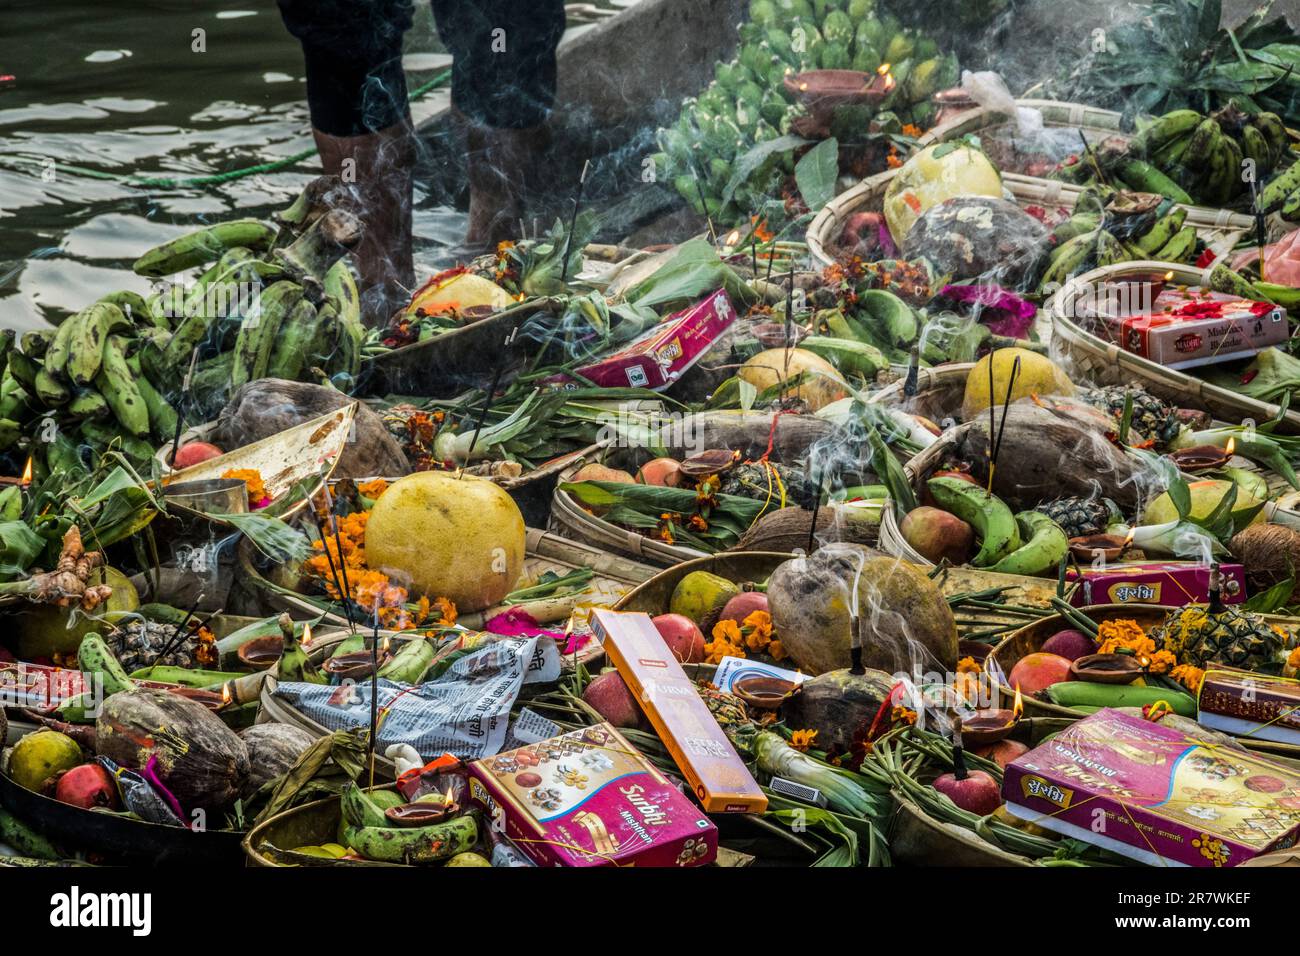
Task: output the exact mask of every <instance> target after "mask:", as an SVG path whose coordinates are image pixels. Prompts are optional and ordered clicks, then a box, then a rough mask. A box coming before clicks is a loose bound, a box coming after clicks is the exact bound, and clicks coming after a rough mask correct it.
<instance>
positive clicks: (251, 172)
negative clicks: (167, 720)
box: [0, 70, 451, 189]
mask: <svg viewBox="0 0 1300 956" xmlns="http://www.w3.org/2000/svg"><path fill="white" fill-rule="evenodd" d="M450 77H451V70H443V71H442V72H441V73H439V74H438V75H437V76H435V77H434V78H433V79H431V80H429V81H428V82H426V83H422V84H420V85H419V86H417V87H416V88H415V89H413V90H411V92H410V94H409V95H408V96H407V98H406V99H407V102H408V103H411V102H414V101H415V100H417V99H419V98H420V97H421V96H423V95H424V94H425V93H428V92H429V91H430V90H432V89H434V88H435V87H439V86H442V85H443V84H444V83H446V82H447V80H448V79H449V78H450ZM315 155H316V147H315V146H312V147H311V148H310V149H304V150H303V151H302V152H300V153H294V154H293V155H292V156H286V157H285V158H284V159H277V160H275V161H273V162H269V163H258V164H256V165H255V166H244V167H243V168H241V169H231V170H228V171H226V172H224V173H213V174H212V175H209V176H191V177H189V178H187V179H173V178H170V177H167V176H126V177H123V176H118V175H117V174H116V173H106V172H104V171H103V170H99V169H87V168H86V167H85V166H66V165H62V164H60V165H59V166H58V167H57V168H58V169H60V170H62V171H65V172H73V173H77V174H78V175H81V176H86V177H88V178H91V179H108V180H113V181H116V182H120V183H122V184H124V185H126V186H136V187H139V188H142V189H184V188H189V187H194V186H214V185H217V184H219V183H228V182H232V181H234V180H236V179H243V178H244V177H246V176H256V175H258V174H259V173H274V172H279V171H280V170H282V169H287V168H289V167H290V166H296V165H298V164H299V163H301V162H302V161H303V160H305V159H310V158H311V157H312V156H315ZM0 159H6V160H9V161H10V162H16V163H26V164H28V165H38V166H43V165H45V163H46V162H48V160H42V159H33V158H31V157H29V156H4V157H0Z"/></svg>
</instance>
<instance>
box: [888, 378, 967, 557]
mask: <svg viewBox="0 0 1300 956" xmlns="http://www.w3.org/2000/svg"><path fill="white" fill-rule="evenodd" d="M963 387H964V383H963ZM972 427H973V426H972V423H970V422H967V423H965V424H962V425H958V426H956V427H955V428H950V429H948V430H947V431H946V432H944V433H943V435H942V437H940V439H939V440H938V441H937V442H935V443H934V444H933V445H931V446H930V447H929V448H923V449H921V451H920V452H919V453H918V454H916V455H913V456H912V458H911V460H910V461H908V462H906V463H905V464H904V465H903V470H904V471H905V472H906V473H907V477H908V480H909V481H910V482H911V484H912V488H913V490H919V489H920V487H921V483H922V482H923V481H925V479H926V478H928V477H929V476H930V474H931V472H933V471H934V470H935V469H936V468H938V467H939V464H940V463H941V462H942V461H943V456H944V454H945V453H947V451H948V450H949V449H951V448H953V447H954V446H956V445H958V444H960V443H961V440H962V439H963V438H965V436H966V433H967V432H968V431H970V430H971V428H972ZM880 549H881V550H882V551H884V552H885V553H886V554H892V555H893V556H894V557H896V558H902V559H903V560H905V561H911V562H913V563H914V564H920V565H923V566H925V567H929V568H932V567H934V562H933V561H931V560H930V559H929V558H926V557H923V556H922V555H921V554H920V553H919V552H917V551H916V550H914V549H913V548H912V546H911V545H910V544H908V543H907V541H906V540H905V539H904V538H903V532H902V529H901V528H899V526H898V516H897V515H896V514H895V513H894V502H893V501H892V500H887V501H886V502H885V507H884V508H883V509H882V510H881V512H880Z"/></svg>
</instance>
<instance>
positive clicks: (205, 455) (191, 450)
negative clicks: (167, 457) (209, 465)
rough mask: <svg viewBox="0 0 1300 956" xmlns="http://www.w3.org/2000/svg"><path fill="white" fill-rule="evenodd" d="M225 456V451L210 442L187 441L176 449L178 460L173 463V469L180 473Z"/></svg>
mask: <svg viewBox="0 0 1300 956" xmlns="http://www.w3.org/2000/svg"><path fill="white" fill-rule="evenodd" d="M224 454H225V452H224V451H222V450H221V449H220V448H218V447H217V446H216V445H213V444H210V443H208V442H205V441H187V442H186V443H185V444H184V445H181V447H180V448H178V449H176V458H175V460H174V461H173V462H172V467H173V468H175V469H176V470H177V471H180V470H181V469H182V468H189V467H191V466H192V465H198V464H201V463H202V462H205V461H211V460H212V459H213V458H220V457H221V456H222V455H224Z"/></svg>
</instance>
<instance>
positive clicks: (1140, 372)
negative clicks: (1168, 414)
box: [1047, 262, 1300, 434]
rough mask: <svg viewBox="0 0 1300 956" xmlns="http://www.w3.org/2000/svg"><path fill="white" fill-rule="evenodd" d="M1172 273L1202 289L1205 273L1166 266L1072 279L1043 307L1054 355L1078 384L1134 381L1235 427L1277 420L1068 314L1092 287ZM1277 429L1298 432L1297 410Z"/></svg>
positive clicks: (1274, 409)
mask: <svg viewBox="0 0 1300 956" xmlns="http://www.w3.org/2000/svg"><path fill="white" fill-rule="evenodd" d="M1166 272H1172V273H1173V281H1174V282H1177V283H1179V284H1183V285H1202V284H1204V283H1206V282H1207V281H1208V274H1207V272H1206V271H1205V270H1201V269H1195V268H1192V267H1191V266H1183V265H1177V264H1174V263H1168V262H1122V263H1119V264H1118V265H1113V266H1103V267H1102V268H1100V269H1093V270H1092V271H1091V272H1085V273H1082V274H1081V275H1078V276H1075V277H1074V278H1073V279H1071V280H1069V281H1068V282H1066V283H1065V285H1064V286H1063V287H1062V288H1061V289H1060V290H1059V291H1058V292H1057V293H1056V295H1055V296H1053V297H1052V299H1051V301H1049V302H1048V304H1047V316H1048V320H1049V321H1050V323H1051V328H1052V354H1053V356H1054V357H1057V358H1059V359H1061V360H1063V361H1064V362H1065V363H1066V364H1067V365H1068V366H1070V371H1071V372H1072V375H1071V377H1072V378H1074V379H1075V380H1076V381H1086V382H1091V383H1093V384H1097V385H1125V384H1128V383H1130V382H1137V383H1139V384H1140V385H1142V386H1143V387H1144V388H1146V389H1147V391H1149V392H1151V393H1152V394H1153V395H1155V396H1157V397H1159V398H1163V399H1165V400H1166V401H1169V402H1173V403H1174V404H1176V405H1179V406H1182V407H1185V408H1199V409H1204V410H1205V411H1208V412H1209V413H1210V414H1211V415H1213V416H1214V417H1215V418H1217V419H1221V420H1223V421H1226V422H1229V423H1231V424H1237V423H1239V422H1241V421H1242V420H1243V419H1246V418H1250V419H1254V420H1255V421H1256V422H1260V423H1263V422H1266V421H1269V420H1271V419H1273V418H1276V417H1277V415H1278V413H1279V412H1280V411H1281V408H1280V407H1279V406H1278V405H1275V404H1273V403H1272V402H1261V401H1258V400H1256V399H1253V398H1249V397H1247V396H1245V395H1240V394H1238V393H1237V392H1233V391H1230V390H1229V389H1226V388H1220V387H1219V386H1217V385H1211V384H1210V383H1209V382H1206V381H1204V380H1203V379H1201V378H1198V377H1197V376H1196V375H1195V374H1192V373H1189V372H1180V371H1176V370H1174V369H1170V368H1165V367H1164V366H1163V365H1159V364H1157V363H1156V362H1152V361H1150V360H1149V359H1145V358H1143V357H1142V356H1140V355H1134V354H1133V353H1132V352H1126V351H1124V350H1123V349H1121V348H1120V347H1119V346H1118V345H1115V344H1114V343H1111V342H1107V341H1105V340H1104V339H1102V338H1100V337H1099V336H1096V335H1094V334H1093V333H1091V332H1089V331H1088V330H1087V329H1085V328H1084V327H1083V326H1082V325H1081V324H1079V323H1078V322H1077V321H1076V320H1075V319H1074V318H1072V316H1074V315H1075V314H1076V311H1077V309H1076V303H1077V302H1078V300H1079V298H1080V297H1081V296H1083V295H1084V294H1085V293H1086V292H1087V291H1088V290H1089V289H1090V288H1096V287H1097V286H1100V285H1101V284H1102V283H1105V282H1108V281H1116V280H1122V279H1125V278H1127V277H1130V276H1139V275H1148V276H1149V275H1151V274H1152V273H1155V274H1164V273H1166ZM1278 428H1279V430H1280V431H1283V432H1288V433H1293V434H1294V433H1300V411H1296V410H1294V409H1293V410H1290V411H1288V412H1287V413H1286V415H1285V417H1284V418H1283V419H1282V421H1281V422H1280V423H1279V425H1278Z"/></svg>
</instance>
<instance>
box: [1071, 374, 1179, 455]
mask: <svg viewBox="0 0 1300 956" xmlns="http://www.w3.org/2000/svg"><path fill="white" fill-rule="evenodd" d="M1128 396H1132V398H1133V416H1132V418H1130V419H1129V427H1130V428H1131V429H1132V430H1133V431H1135V432H1138V433H1139V434H1141V435H1142V436H1143V437H1144V438H1149V439H1151V440H1152V441H1154V442H1155V443H1156V444H1157V445H1165V444H1168V443H1169V442H1170V441H1171V440H1172V439H1173V438H1174V436H1175V435H1177V434H1178V430H1179V427H1180V423H1179V421H1178V416H1177V415H1175V414H1174V408H1173V406H1172V405H1167V404H1165V403H1164V402H1162V401H1161V400H1160V399H1158V398H1156V397H1155V396H1154V395H1152V394H1151V393H1150V392H1148V391H1146V390H1145V389H1144V388H1142V387H1141V386H1140V385H1103V386H1102V387H1101V388H1083V389H1080V390H1079V392H1078V397H1079V400H1080V401H1082V402H1085V403H1087V404H1088V405H1091V406H1092V407H1093V408H1098V409H1101V410H1102V411H1103V412H1105V413H1106V414H1108V415H1110V416H1112V417H1113V418H1114V419H1115V420H1116V421H1122V420H1123V418H1124V401H1125V398H1126V397H1128Z"/></svg>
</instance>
